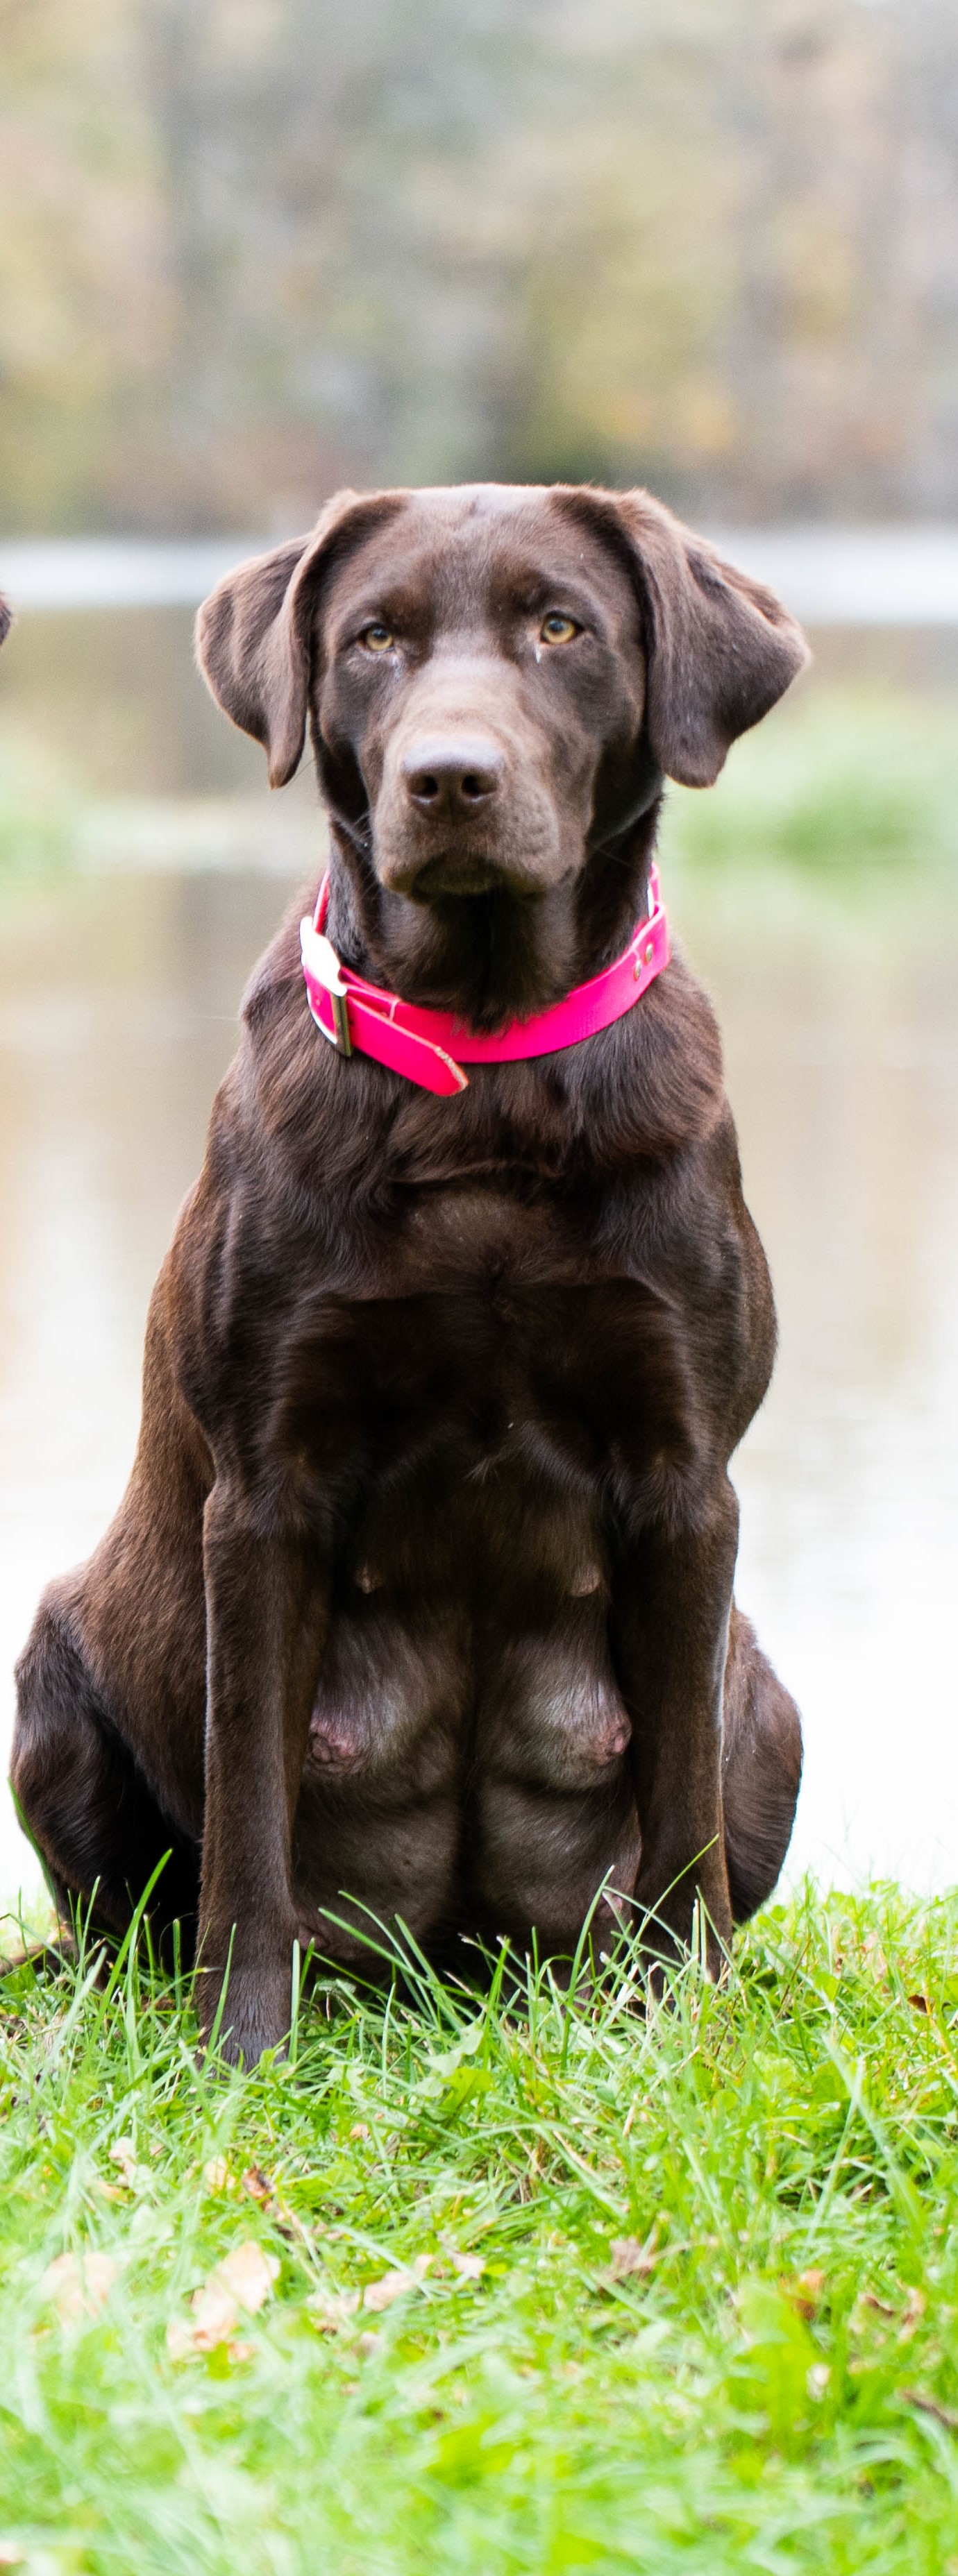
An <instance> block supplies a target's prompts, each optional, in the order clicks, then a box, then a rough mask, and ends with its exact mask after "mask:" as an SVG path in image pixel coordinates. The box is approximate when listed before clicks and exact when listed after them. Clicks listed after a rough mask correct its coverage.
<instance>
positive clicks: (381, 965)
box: [327, 796, 661, 1030]
mask: <svg viewBox="0 0 958 2576" xmlns="http://www.w3.org/2000/svg"><path fill="white" fill-rule="evenodd" d="M660 809H661V796H657V797H656V798H655V801H654V803H653V804H652V805H651V806H650V807H649V809H648V811H647V812H646V813H644V814H643V815H641V817H640V818H639V820H638V821H637V822H634V823H632V824H631V825H630V827H629V830H628V831H627V832H626V833H623V834H622V835H621V837H620V838H619V839H618V840H617V841H606V842H604V843H603V845H602V847H601V849H600V848H596V849H594V850H593V851H591V852H590V854H589V856H588V857H587V859H586V862H585V865H584V867H583V868H582V869H581V870H580V871H579V873H578V874H577V875H576V876H574V877H570V878H569V879H567V880H566V881H565V883H563V884H562V885H560V886H557V887H555V888H554V889H552V890H551V891H550V892H549V893H547V894H543V895H536V896H532V897H530V896H517V895H514V894H512V893H510V892H509V891H508V890H507V889H505V888H504V889H503V891H502V892H501V893H493V894H484V895H469V896H460V897H457V898H455V899H454V900H448V901H446V902H432V903H429V904H420V903H414V902H412V901H411V900H410V899H409V898H408V897H407V896H403V895H397V894H390V893H388V892H387V891H386V889H385V888H384V887H383V886H382V884H381V883H380V880H379V878H378V876H377V875H376V871H375V867H374V865H373V861H372V856H371V851H370V845H369V842H368V840H367V839H366V838H364V836H363V835H362V834H361V833H360V832H356V831H354V830H353V829H351V828H349V827H346V826H344V825H343V824H342V823H341V822H340V821H338V820H337V818H336V817H335V816H333V815H331V816H330V821H329V838H330V892H329V913H328V918H327V929H328V934H329V937H330V939H331V940H332V943H333V946H334V948H335V949H336V951H337V954H338V955H339V956H340V957H341V958H342V959H343V961H344V963H345V964H346V965H348V966H351V967H353V968H354V969H355V971H356V973H357V974H361V975H366V976H368V977H369V979H370V981H371V982H373V983H376V984H380V985H384V986H385V987H387V989H388V990H389V991H390V992H394V993H398V994H400V995H401V997H402V999H403V1000H404V1001H407V1002H418V1003H421V1004H426V1005H429V1004H432V1005H433V1006H434V1007H436V1008H439V1009H442V1010H452V1011H455V1013H456V1015H457V1017H458V1018H460V1019H462V1020H464V1021H466V1022H467V1024H468V1025H469V1027H471V1028H474V1029H477V1030H494V1029H499V1028H502V1027H503V1026H504V1025H505V1024H506V1023H507V1022H508V1021H509V1020H511V1019H516V1018H519V1019H522V1018H528V1017H529V1016H530V1015H531V1014H532V1013H533V1012H535V1011H541V1010H547V1009H548V1007H549V1005H550V1003H553V1002H557V1001H560V1000H561V999H562V997H563V995H564V994H566V993H568V992H571V990H572V988H573V986H574V985H576V984H581V983H585V982H586V980H587V978H588V977H589V976H590V975H597V974H598V973H599V972H600V970H601V968H602V967H603V966H607V965H609V964H611V962H612V960H613V958H615V957H617V956H618V955H619V954H620V952H621V950H622V949H623V948H624V947H625V945H626V943H627V941H628V939H629V937H630V934H631V932H632V930H633V929H634V927H635V923H636V921H637V920H638V918H639V917H640V915H641V913H642V912H643V911H644V910H645V908H646V904H647V900H648V882H649V869H650V866H651V863H652V857H653V853H654V848H655V836H656V830H657V827H658V820H659V813H660Z"/></svg>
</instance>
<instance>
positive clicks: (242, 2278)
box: [166, 2236, 279, 2361]
mask: <svg viewBox="0 0 958 2576" xmlns="http://www.w3.org/2000/svg"><path fill="white" fill-rule="evenodd" d="M278 2272H279V2260H278V2257H277V2256H276V2255H275V2254H267V2253H265V2252H264V2250H263V2247H262V2246H261V2245H257V2243H256V2240H255V2238H254V2237H252V2236H247V2237H244V2239H243V2241H242V2243H241V2244H239V2245H234V2247H233V2249H232V2252H231V2253H229V2254H227V2255H226V2256H225V2258H224V2260H223V2262H222V2263H217V2264H216V2265H215V2266H214V2269H213V2271H212V2272H211V2273H210V2275H209V2278H208V2280H206V2281H204V2282H203V2284H202V2287H201V2288H200V2289H198V2290H194V2292H193V2296H192V2299H191V2301H190V2307H191V2309H192V2316H191V2317H190V2318H189V2319H187V2318H186V2317H171V2318H170V2322H169V2325H168V2326H167V2329H166V2348H167V2351H168V2353H169V2354H170V2357H171V2359H172V2360H173V2361H183V2360H184V2359H185V2357H186V2355H187V2353H190V2352H215V2351H216V2349H217V2347H218V2345H220V2344H224V2343H225V2344H228V2343H229V2342H230V2339H231V2337H232V2336H233V2335H234V2334H235V2332H236V2328H237V2326H238V2324H239V2321H240V2313H241V2311H242V2313H243V2314H244V2315H245V2316H248V2317H255V2316H256V2315H257V2314H258V2311H259V2309H260V2308H261V2307H262V2306H263V2303H264V2300H266V2299H268V2298H269V2295H270V2292H271V2290H272V2287H273V2283H274V2281H275V2280H276V2278H277V2275H278ZM237 2357H239V2358H242V2357H243V2355H242V2354H240V2353H239V2352H238V2354H237Z"/></svg>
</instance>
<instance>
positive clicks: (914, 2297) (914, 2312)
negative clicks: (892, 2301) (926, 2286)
mask: <svg viewBox="0 0 958 2576" xmlns="http://www.w3.org/2000/svg"><path fill="white" fill-rule="evenodd" d="M927 2305H928V2301H927V2299H926V2297H925V2293H924V2291H923V2290H916V2289H914V2288H912V2289H910V2290H909V2292H908V2296H907V2298H906V2300H905V2316H904V2323H903V2324H902V2325H900V2326H899V2329H898V2337H897V2340H898V2342H899V2343H910V2342H911V2338H912V2335H913V2334H914V2332H915V2328H916V2326H917V2325H918V2322H919V2319H920V2318H921V2317H923V2316H924V2313H925V2309H926V2307H927Z"/></svg>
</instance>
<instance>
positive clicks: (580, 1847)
mask: <svg viewBox="0 0 958 2576" xmlns="http://www.w3.org/2000/svg"><path fill="white" fill-rule="evenodd" d="M383 1590H384V1591H385V1586H384V1587H383ZM502 1606H503V1611H504V1612H505V1609H506V1606H507V1605H506V1604H503V1605H502ZM370 1611H371V1612H372V1615H371V1616H369V1615H365V1611H363V1612H361V1613H360V1614H359V1615H358V1616H355V1615H353V1616H350V1615H349V1614H348V1613H347V1614H344V1615H342V1616H341V1617H340V1618H339V1619H338V1620H337V1621H336V1623H335V1625H334V1628H333V1632H332V1635H331V1638H330V1642H329V1649H328V1653H327V1656H326V1659H325V1662H324V1669H323V1675H322V1679H321V1683H320V1687H319V1690H318V1692H317V1697H316V1702H315V1706H314V1710H313V1718H312V1724H311V1728H310V1737H309V1746H308V1751H307V1757H306V1763H305V1766H304V1773H303V1783H302V1792H301V1798H300V1806H299V1813H298V1819H297V1836H296V1860H297V1883H298V1891H299V1895H300V1899H301V1901H302V1902H303V1903H304V1904H305V1905H306V1906H307V1907H308V1908H309V1909H311V1910H315V1911H316V1912H317V1913H318V1915H319V1916H320V1918H321V1934H322V1938H321V1946H322V1947H323V1948H324V1949H325V1950H326V1951H327V1952H328V1954H329V1955H330V1956H332V1957H335V1958H340V1959H343V1960H346V1959H349V1960H353V1959H355V1958H356V1957H357V1955H358V1954H359V1953H361V1952H362V1950H363V1948H364V1946H365V1945H366V1943H367V1942H370V1941H371V1942H373V1943H375V1942H376V1940H377V1937H378V1935H377V1926H378V1925H388V1924H389V1923H391V1922H395V1920H396V1919H397V1918H401V1919H402V1921H403V1922H404V1923H406V1924H407V1925H408V1926H409V1928H410V1930H411V1931H413V1932H415V1933H416V1935H417V1937H418V1938H419V1939H421V1940H426V1941H428V1939H429V1936H430V1935H431V1934H432V1933H434V1932H436V1931H438V1930H439V1929H440V1928H442V1930H443V1932H448V1931H449V1930H451V1929H453V1928H458V1929H460V1930H464V1931H467V1932H468V1931H477V1932H481V1933H485V1934H486V1935H488V1936H489V1937H492V1938H494V1937H495V1935H496V1934H500V1933H508V1934H509V1935H510V1936H512V1937H513V1938H515V1939H517V1940H519V1941H522V1940H527V1939H528V1938H530V1937H531V1935H532V1932H533V1930H535V1932H536V1934H537V1936H538V1938H539V1941H540V1944H542V1945H543V1946H545V1947H550V1946H551V1947H554V1948H558V1949H563V1950H566V1949H570V1948H572V1947H574V1945H575V1941H576V1938H577V1936H578V1933H579V1931H580V1929H581V1926H582V1923H583V1920H584V1918H585V1916H586V1914H587V1913H588V1910H589V1907H590V1905H591V1903H592V1900H593V1898H594V1897H595V1895H596V1891H597V1890H598V1889H599V1888H600V1887H601V1885H602V1882H603V1881H604V1880H609V1881H610V1882H611V1885H612V1887H613V1889H618V1890H622V1891H624V1892H627V1891H628V1889H629V1888H630V1887H631V1885H632V1882H633V1880H634V1877H635V1870H636V1866H637V1861H638V1832H637V1825H636V1819H635V1810H634V1805H633V1800H632V1793H631V1787H630V1782H629V1775H628V1761H627V1756H628V1746H629V1737H630V1729H629V1723H628V1719H627V1717H626V1713H625V1710H624V1708H623V1705H622V1701H621V1698H620V1696H619V1693H618V1691H617V1688H616V1685H615V1681H614V1677H613V1674H612V1670H611V1665H610V1662H609V1657H608V1648H607V1643H606V1639H605V1634H604V1629H605V1611H606V1596H605V1592H604V1588H603V1590H602V1591H600V1592H598V1593H597V1594H596V1596H594V1598H593V1599H592V1600H590V1601H589V1602H588V1604H586V1603H585V1602H582V1603H578V1602H576V1603H570V1602H568V1601H566V1602H565V1603H561V1602H557V1603H556V1604H555V1613H554V1618H553V1621H552V1622H551V1624H547V1625H544V1626H543V1627H541V1628H537V1629H536V1630H535V1631H533V1632H530V1633H527V1634H525V1635H521V1636H516V1635H511V1636H510V1635H508V1633H506V1634H505V1635H500V1634H499V1633H498V1620H497V1616H496V1603H495V1600H494V1598H493V1599H490V1600H489V1601H487V1603H486V1606H485V1610H484V1613H483V1614H482V1615H480V1616H476V1615H475V1613H474V1611H473V1609H472V1605H471V1604H468V1605H464V1604H460V1605H458V1607H457V1606H456V1605H454V1604H447V1605H446V1606H445V1607H438V1608H437V1607H435V1606H434V1607H433V1608H432V1609H431V1610H430V1609H429V1608H423V1609H421V1610H420V1611H419V1612H418V1613H417V1611H416V1610H415V1608H414V1607H413V1606H412V1605H409V1604H406V1605H404V1606H403V1608H402V1609H400V1608H399V1607H390V1605H389V1603H388V1601H387V1600H386V1599H384V1597H383V1595H382V1594H380V1596H379V1598H378V1599H377V1600H376V1602H375V1604H370ZM365 1909H368V1912H367V1911H365ZM602 1911H603V1920H605V1919H606V1915H607V1908H606V1907H605V1906H603V1910H602Z"/></svg>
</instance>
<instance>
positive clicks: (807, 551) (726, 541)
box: [0, 525, 958, 626]
mask: <svg viewBox="0 0 958 2576" xmlns="http://www.w3.org/2000/svg"><path fill="white" fill-rule="evenodd" d="M709 533H710V534H711V537H712V541H713V543H714V544H715V545H717V546H718V547H719V549H720V552H721V553H722V554H724V555H726V556H727V557H728V559H729V561H730V562H731V563H736V564H740V565H741V567H742V569H743V571H745V572H752V573H754V574H755V576H756V578H757V579H758V580H760V581H766V582H768V583H769V585H770V587H771V589H773V590H776V591H778V592H779V593H780V595H781V597H782V598H783V599H784V600H786V601H787V603H788V606H789V607H790V608H791V609H793V610H794V613H795V615H796V616H797V617H801V618H804V620H805V621H806V623H807V624H808V625H809V626H958V527H952V526H940V527H935V526H928V525H922V526H911V527H876V528H865V527H854V528H849V527H844V528H842V527H827V526H821V525H819V526H815V527H779V528H714V529H712V530H711V531H710V532H709ZM271 542H274V541H273V540H271V539H270V538H268V537H258V538H257V537H249V536H246V537H243V536H237V537H216V538H204V539H202V540H197V541H189V542H183V543H177V544H172V543H152V542H149V541H147V540H144V539H140V538H136V537H131V538H126V537H63V538H41V537H38V538H28V539H17V540H11V541H10V542H9V543H6V544H5V543H4V542H3V541H2V540H0V590H2V591H3V592H4V593H5V594H6V597H7V598H8V599H9V600H10V602H11V605H12V606H13V608H14V609H23V610H30V611H34V610H38V609H70V608H75V609H83V608H195V607H197V606H198V604H199V601H200V600H201V599H203V598H205V595H206V593H207V591H209V590H212V588H213V586H214V584H215V583H216V582H217V581H219V580H220V578H221V576H222V574H223V573H224V572H228V571H229V569H230V567H231V565H233V564H236V563H241V562H242V560H243V557H244V556H245V555H251V554H258V553H260V552H261V551H262V550H263V549H264V548H265V547H266V546H268V545H269V544H270V543H271Z"/></svg>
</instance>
